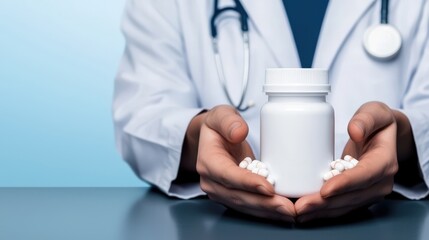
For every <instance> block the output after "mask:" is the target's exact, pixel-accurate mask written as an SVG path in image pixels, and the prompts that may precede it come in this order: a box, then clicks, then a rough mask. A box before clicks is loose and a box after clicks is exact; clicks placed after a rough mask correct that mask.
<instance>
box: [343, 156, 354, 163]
mask: <svg viewBox="0 0 429 240" xmlns="http://www.w3.org/2000/svg"><path fill="white" fill-rule="evenodd" d="M352 159H353V157H352V156H350V155H346V156H344V160H345V161H348V162H350V161H351V160H352Z"/></svg>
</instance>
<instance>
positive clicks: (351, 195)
mask: <svg viewBox="0 0 429 240" xmlns="http://www.w3.org/2000/svg"><path fill="white" fill-rule="evenodd" d="M397 114H398V113H397V112H396V113H395V112H394V111H393V110H391V109H390V108H389V107H388V106H386V105H385V104H383V103H380V102H370V103H366V104H364V105H363V106H361V107H360V108H359V110H358V111H357V112H356V114H355V115H354V116H353V117H352V119H351V120H350V122H349V125H348V132H349V135H350V139H349V141H348V142H347V144H346V146H345V148H344V151H343V156H344V155H346V154H348V155H351V156H353V157H355V158H357V159H359V160H360V161H359V164H358V165H357V166H356V167H354V168H353V169H350V170H347V171H345V172H343V173H342V174H340V175H337V176H335V177H333V178H331V179H330V180H328V181H327V182H326V183H325V184H324V185H323V186H322V188H321V190H320V193H316V194H311V195H308V196H304V197H302V198H300V199H299V200H298V201H297V202H296V203H295V208H296V212H297V215H298V218H297V220H298V221H299V222H305V221H309V220H314V219H318V218H330V217H336V216H340V215H343V214H346V213H348V212H350V211H352V210H354V209H357V208H360V207H364V206H368V205H370V204H372V203H375V202H377V201H379V200H381V199H383V198H384V197H385V196H386V195H387V194H389V193H391V191H392V188H393V178H394V175H395V174H396V172H397V171H398V162H397V148H396V144H397V121H396V118H395V115H397Z"/></svg>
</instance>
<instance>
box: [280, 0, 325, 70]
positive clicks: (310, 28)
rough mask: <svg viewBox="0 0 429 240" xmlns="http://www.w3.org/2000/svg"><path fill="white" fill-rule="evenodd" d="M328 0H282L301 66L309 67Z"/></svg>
mask: <svg viewBox="0 0 429 240" xmlns="http://www.w3.org/2000/svg"><path fill="white" fill-rule="evenodd" d="M328 2H329V0H283V5H284V7H285V10H286V12H287V16H288V18H289V23H290V26H291V28H292V33H293V37H294V39H295V45H296V48H297V50H298V54H299V58H300V60H301V67H303V68H310V67H311V66H312V63H313V58H314V52H315V50H316V46H317V40H318V38H319V33H320V28H321V26H322V22H323V18H324V16H325V12H326V8H327V6H328Z"/></svg>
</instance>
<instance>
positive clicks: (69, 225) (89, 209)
mask: <svg viewBox="0 0 429 240" xmlns="http://www.w3.org/2000/svg"><path fill="white" fill-rule="evenodd" d="M0 239H2V240H3V239H4V240H6V239H26V240H28V239H61V240H63V239H73V240H80V239H94V240H95V239H103V240H107V239H161V240H163V239H168V240H176V239H177V240H188V239H234V240H237V239H243V240H248V239H249V240H250V239H344V240H346V239H347V240H348V239H389V240H394V239H406V240H413V239H419V240H428V239H429V201H428V200H422V201H409V200H385V201H384V202H382V203H380V204H377V205H374V206H372V207H370V208H369V209H367V210H362V211H359V212H356V213H353V214H350V215H347V216H345V217H342V218H338V219H335V220H329V221H328V220H325V221H319V222H314V223H311V224H305V225H290V224H280V223H276V222H268V221H263V220H259V219H255V218H250V217H248V216H245V215H241V214H238V213H236V212H234V211H231V210H227V209H225V208H224V207H223V206H221V205H218V204H216V203H214V202H212V201H210V200H208V199H205V198H199V199H194V200H178V199H172V198H168V197H166V196H164V195H162V194H161V193H159V192H157V191H155V190H151V189H149V188H0Z"/></svg>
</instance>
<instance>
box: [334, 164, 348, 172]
mask: <svg viewBox="0 0 429 240" xmlns="http://www.w3.org/2000/svg"><path fill="white" fill-rule="evenodd" d="M334 169H336V170H338V171H340V172H342V171H344V170H345V169H346V167H345V166H344V164H343V163H342V162H336V163H335V164H334Z"/></svg>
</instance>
